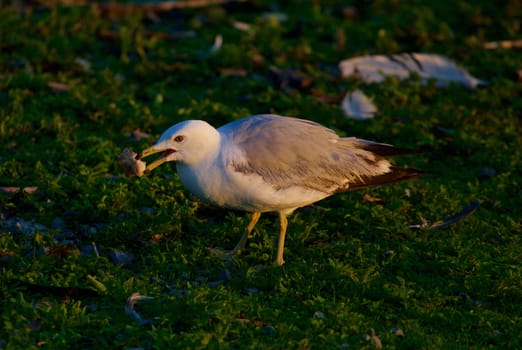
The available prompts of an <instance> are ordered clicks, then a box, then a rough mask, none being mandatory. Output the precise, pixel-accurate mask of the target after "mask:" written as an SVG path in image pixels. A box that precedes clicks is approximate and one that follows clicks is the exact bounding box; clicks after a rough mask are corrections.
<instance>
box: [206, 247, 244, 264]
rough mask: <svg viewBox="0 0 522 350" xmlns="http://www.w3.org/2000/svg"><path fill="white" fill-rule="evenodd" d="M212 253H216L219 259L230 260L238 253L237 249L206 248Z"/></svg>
mask: <svg viewBox="0 0 522 350" xmlns="http://www.w3.org/2000/svg"><path fill="white" fill-rule="evenodd" d="M207 249H208V250H209V251H210V252H211V253H212V254H214V255H217V256H218V257H219V258H220V259H221V260H226V261H231V260H232V258H233V257H234V256H236V255H238V254H239V253H240V251H237V250H224V249H219V248H207Z"/></svg>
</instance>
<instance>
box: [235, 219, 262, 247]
mask: <svg viewBox="0 0 522 350" xmlns="http://www.w3.org/2000/svg"><path fill="white" fill-rule="evenodd" d="M260 217H261V212H259V211H255V212H253V213H252V219H251V220H250V223H249V224H248V226H247V228H246V230H245V233H243V236H242V237H241V239H240V240H239V242H238V243H237V244H236V247H235V248H234V250H233V252H234V253H235V254H239V253H241V252H242V251H243V250H245V245H246V241H247V239H248V236H249V235H250V232H252V230H253V229H254V226H256V224H257V221H258V220H259V218H260Z"/></svg>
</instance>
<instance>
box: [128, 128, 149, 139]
mask: <svg viewBox="0 0 522 350" xmlns="http://www.w3.org/2000/svg"><path fill="white" fill-rule="evenodd" d="M150 136H151V135H150V134H147V133H146V132H143V131H141V130H140V129H136V130H134V131H133V132H132V134H131V138H132V139H133V140H136V141H140V140H146V139H148V138H150Z"/></svg>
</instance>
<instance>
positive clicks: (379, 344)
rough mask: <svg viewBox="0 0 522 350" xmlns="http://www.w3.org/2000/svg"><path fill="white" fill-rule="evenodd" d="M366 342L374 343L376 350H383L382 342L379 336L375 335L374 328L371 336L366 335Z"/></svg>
mask: <svg viewBox="0 0 522 350" xmlns="http://www.w3.org/2000/svg"><path fill="white" fill-rule="evenodd" d="M365 338H366V340H369V341H371V342H372V344H373V346H374V347H375V348H376V349H382V342H381V340H380V339H379V337H378V336H377V335H375V331H374V330H373V328H372V332H371V334H370V335H368V334H366V337H365Z"/></svg>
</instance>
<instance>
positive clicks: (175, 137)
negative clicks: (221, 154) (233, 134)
mask: <svg viewBox="0 0 522 350" xmlns="http://www.w3.org/2000/svg"><path fill="white" fill-rule="evenodd" d="M219 142H220V135H219V132H218V131H217V130H216V129H215V128H214V127H213V126H211V125H210V124H208V123H207V122H205V121H203V120H186V121H183V122H181V123H178V124H175V125H173V126H171V127H170V128H168V129H167V130H166V131H165V132H164V133H163V134H162V135H161V137H160V138H159V140H158V142H156V144H155V145H154V146H152V147H149V148H147V149H145V150H143V152H142V153H141V154H140V159H141V158H144V157H147V156H150V155H152V154H156V153H162V154H161V156H160V157H159V158H158V159H157V160H155V161H154V162H152V163H150V164H149V165H148V166H147V168H146V171H147V172H150V171H152V170H153V169H154V168H157V167H158V166H160V165H161V164H163V163H165V162H178V163H184V164H196V163H198V162H200V161H202V160H204V159H207V158H208V157H209V156H213V155H214V154H215V153H216V152H218V151H219Z"/></svg>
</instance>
